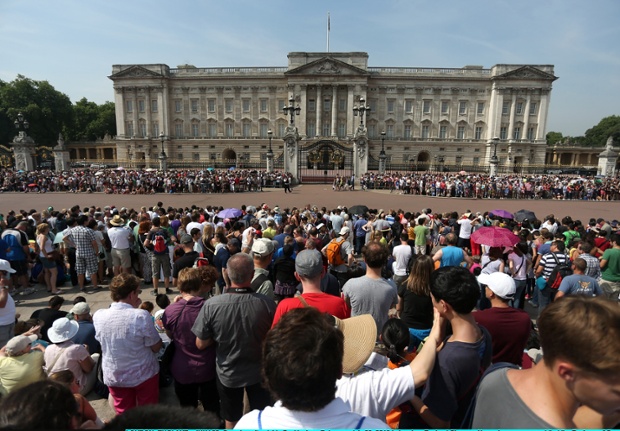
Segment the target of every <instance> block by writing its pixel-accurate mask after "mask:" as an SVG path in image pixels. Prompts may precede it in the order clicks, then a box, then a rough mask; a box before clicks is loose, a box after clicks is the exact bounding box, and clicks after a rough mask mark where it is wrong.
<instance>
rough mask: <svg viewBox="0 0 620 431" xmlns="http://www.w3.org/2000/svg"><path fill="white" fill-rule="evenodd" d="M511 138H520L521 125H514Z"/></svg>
mask: <svg viewBox="0 0 620 431" xmlns="http://www.w3.org/2000/svg"><path fill="white" fill-rule="evenodd" d="M513 139H514V140H516V141H518V140H519V139H521V127H515V129H514V131H513Z"/></svg>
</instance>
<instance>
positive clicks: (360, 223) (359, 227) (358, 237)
mask: <svg viewBox="0 0 620 431" xmlns="http://www.w3.org/2000/svg"><path fill="white" fill-rule="evenodd" d="M367 224H368V220H367V219H366V214H360V216H359V218H358V219H357V220H355V223H354V224H353V231H354V233H355V240H354V241H355V242H354V247H355V254H356V255H360V254H362V247H364V244H365V242H366V231H367V228H366V225H367Z"/></svg>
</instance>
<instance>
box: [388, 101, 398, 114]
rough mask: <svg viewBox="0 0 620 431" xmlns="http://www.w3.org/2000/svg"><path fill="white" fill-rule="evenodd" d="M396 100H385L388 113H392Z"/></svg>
mask: <svg viewBox="0 0 620 431" xmlns="http://www.w3.org/2000/svg"><path fill="white" fill-rule="evenodd" d="M395 103H396V101H395V100H394V99H388V101H387V112H388V114H393V113H394V105H395Z"/></svg>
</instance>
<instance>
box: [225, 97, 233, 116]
mask: <svg viewBox="0 0 620 431" xmlns="http://www.w3.org/2000/svg"><path fill="white" fill-rule="evenodd" d="M224 110H225V111H226V112H227V113H231V112H232V111H233V99H226V100H224Z"/></svg>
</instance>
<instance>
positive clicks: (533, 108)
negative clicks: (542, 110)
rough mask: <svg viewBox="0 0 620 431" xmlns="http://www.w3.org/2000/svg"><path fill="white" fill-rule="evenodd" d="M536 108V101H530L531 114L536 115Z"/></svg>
mask: <svg viewBox="0 0 620 431" xmlns="http://www.w3.org/2000/svg"><path fill="white" fill-rule="evenodd" d="M536 108H537V104H536V102H532V103H530V115H536Z"/></svg>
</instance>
